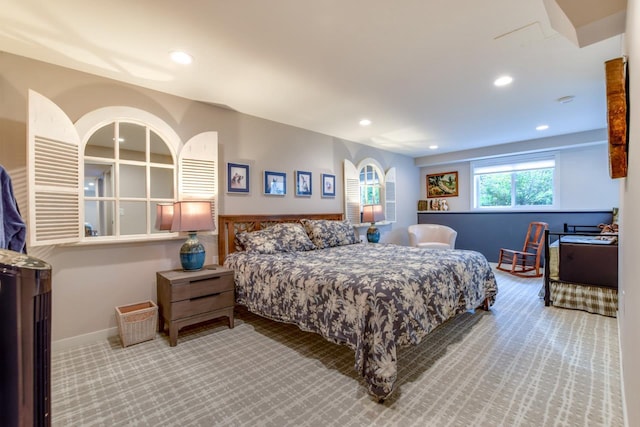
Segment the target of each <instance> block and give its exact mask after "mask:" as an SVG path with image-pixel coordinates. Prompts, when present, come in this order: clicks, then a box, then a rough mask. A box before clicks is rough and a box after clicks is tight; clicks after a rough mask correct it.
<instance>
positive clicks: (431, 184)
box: [427, 171, 458, 198]
mask: <svg viewBox="0 0 640 427" xmlns="http://www.w3.org/2000/svg"><path fill="white" fill-rule="evenodd" d="M457 196H458V171H455V172H443V173H435V174H431V175H427V198H432V197H457Z"/></svg>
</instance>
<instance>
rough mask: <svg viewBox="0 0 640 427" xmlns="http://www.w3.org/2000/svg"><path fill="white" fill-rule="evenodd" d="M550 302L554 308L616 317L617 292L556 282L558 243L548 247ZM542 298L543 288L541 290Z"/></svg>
mask: <svg viewBox="0 0 640 427" xmlns="http://www.w3.org/2000/svg"><path fill="white" fill-rule="evenodd" d="M549 270H550V273H551V274H550V275H549V278H550V283H549V287H550V289H551V301H552V302H553V305H554V306H555V307H562V308H571V309H574V310H584V311H588V312H589V313H596V314H602V315H604V316H610V317H616V313H617V311H618V291H617V290H615V289H610V288H600V287H598V286H589V285H580V284H574V283H567V282H561V281H560V280H558V241H557V240H556V241H555V242H553V243H552V244H551V245H549ZM541 296H542V297H544V287H543V288H542V290H541Z"/></svg>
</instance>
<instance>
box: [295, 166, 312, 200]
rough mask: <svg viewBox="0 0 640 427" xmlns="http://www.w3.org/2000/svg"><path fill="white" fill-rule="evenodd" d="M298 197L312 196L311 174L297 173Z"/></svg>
mask: <svg viewBox="0 0 640 427" xmlns="http://www.w3.org/2000/svg"><path fill="white" fill-rule="evenodd" d="M295 176H296V196H301V197H310V196H311V172H305V171H296V172H295Z"/></svg>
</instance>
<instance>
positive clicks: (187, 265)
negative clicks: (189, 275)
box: [180, 233, 205, 271]
mask: <svg viewBox="0 0 640 427" xmlns="http://www.w3.org/2000/svg"><path fill="white" fill-rule="evenodd" d="M204 258H205V252H204V246H203V245H202V243H200V242H199V241H198V237H197V236H196V233H189V237H188V238H187V241H186V242H184V243H183V245H182V247H181V248H180V263H182V269H183V270H184V271H197V270H202V267H203V266H204Z"/></svg>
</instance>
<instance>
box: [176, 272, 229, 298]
mask: <svg viewBox="0 0 640 427" xmlns="http://www.w3.org/2000/svg"><path fill="white" fill-rule="evenodd" d="M231 290H233V274H225V275H223V276H217V277H210V278H207V279H202V280H194V281H191V282H186V283H179V284H175V285H173V286H172V287H171V301H172V302H173V301H182V300H188V299H192V298H197V297H201V296H205V295H211V294H218V293H220V292H225V291H231Z"/></svg>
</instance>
